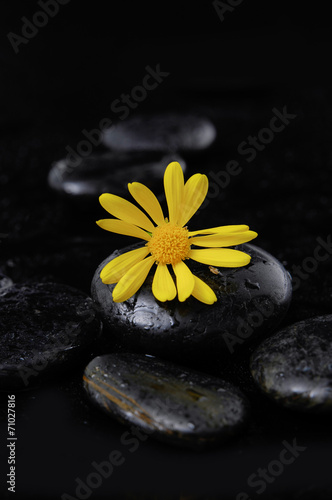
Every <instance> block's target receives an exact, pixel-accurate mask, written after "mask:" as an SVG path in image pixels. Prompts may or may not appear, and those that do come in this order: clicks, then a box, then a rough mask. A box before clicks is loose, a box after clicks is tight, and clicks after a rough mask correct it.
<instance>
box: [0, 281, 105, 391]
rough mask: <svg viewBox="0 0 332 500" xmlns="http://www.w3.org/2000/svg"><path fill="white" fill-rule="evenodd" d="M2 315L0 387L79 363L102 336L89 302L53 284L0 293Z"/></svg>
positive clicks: (30, 380)
mask: <svg viewBox="0 0 332 500" xmlns="http://www.w3.org/2000/svg"><path fill="white" fill-rule="evenodd" d="M0 310H1V316H0V339H1V342H0V345H1V347H0V387H7V386H17V387H19V386H22V387H27V386H28V385H30V383H33V382H34V381H35V380H36V379H38V378H39V377H40V376H41V375H44V374H46V373H48V372H51V371H52V372H56V371H57V372H61V371H62V370H63V368H65V367H66V368H69V367H70V366H71V365H72V364H73V363H75V362H76V361H78V362H80V361H81V356H84V355H86V350H87V348H89V346H90V345H91V344H92V342H93V341H94V340H95V339H96V338H97V337H98V336H99V334H100V331H101V323H100V320H99V319H97V317H96V312H95V309H94V306H93V302H92V300H91V298H90V297H88V296H87V295H85V294H84V293H82V292H80V291H79V290H75V289H74V288H71V287H68V286H65V285H59V284H56V283H33V284H23V285H13V286H11V287H10V288H7V289H5V290H3V291H1V292H0ZM83 359H84V358H83Z"/></svg>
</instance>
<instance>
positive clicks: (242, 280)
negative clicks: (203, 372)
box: [91, 245, 292, 361]
mask: <svg viewBox="0 0 332 500" xmlns="http://www.w3.org/2000/svg"><path fill="white" fill-rule="evenodd" d="M138 246H141V245H133V246H130V247H127V248H124V249H122V250H119V251H115V252H113V254H112V255H110V256H109V257H108V258H107V259H105V260H104V261H103V262H102V263H101V264H100V265H99V267H98V269H97V270H96V272H95V275H94V277H93V280H92V287H91V293H92V298H93V299H94V300H95V301H96V303H97V304H98V309H99V310H100V312H101V314H102V317H103V320H104V324H105V326H107V327H109V328H110V329H111V335H110V336H111V337H112V338H114V337H116V338H117V339H118V340H119V341H120V342H121V343H122V344H124V346H126V347H127V349H130V350H135V351H139V352H145V353H149V354H154V355H161V356H163V357H164V356H165V357H169V358H170V359H173V360H180V361H182V360H184V359H190V358H194V357H196V356H198V357H199V358H201V357H202V356H204V355H205V354H206V355H208V356H211V355H218V354H222V353H224V354H226V355H230V354H232V353H233V352H234V351H235V350H237V349H239V348H240V347H243V346H244V345H247V343H249V342H250V341H252V340H253V339H254V338H256V337H257V336H259V335H262V334H266V333H267V332H270V331H271V330H273V329H275V328H276V327H277V326H278V324H279V323H280V321H281V320H282V319H283V317H284V316H285V314H286V312H287V309H288V306H289V303H290V300H291V294H292V287H291V280H290V276H289V274H288V273H287V271H286V270H285V269H284V267H283V266H282V264H281V263H280V262H279V261H278V260H277V259H275V258H274V257H273V256H272V255H271V254H269V253H268V252H265V251H264V250H262V249H261V248H258V247H256V246H254V245H241V246H238V247H237V248H238V249H240V250H243V251H244V252H247V253H249V254H250V255H251V256H252V259H251V262H250V264H248V265H247V266H245V267H240V268H218V269H217V268H211V269H210V268H209V266H207V265H204V264H200V263H198V262H194V261H191V260H188V261H186V264H187V265H188V267H190V269H191V270H192V272H193V273H194V274H195V275H196V276H198V277H199V278H201V279H202V280H203V281H205V282H206V283H207V284H208V285H209V286H211V288H212V289H213V290H214V291H215V293H216V295H217V298H218V300H217V302H216V303H215V304H213V305H206V304H203V303H202V302H199V301H198V300H196V299H195V298H193V297H190V298H189V299H188V300H186V301H185V302H179V301H178V299H177V298H176V299H174V300H173V301H169V302H159V301H157V300H156V299H155V298H154V296H153V294H152V291H151V286H152V279H153V275H154V272H155V266H153V268H152V270H151V272H150V274H149V275H148V277H147V279H146V281H145V283H144V284H143V286H142V287H141V288H140V289H139V290H138V292H137V293H136V294H135V295H134V296H133V297H131V298H130V299H129V300H127V301H126V302H122V303H115V302H113V299H112V291H113V288H114V286H115V285H105V284H103V283H102V281H101V279H100V272H101V270H102V268H103V267H104V266H105V265H106V264H107V263H108V262H110V261H111V260H112V259H114V258H115V257H117V256H118V255H120V254H122V253H124V252H127V251H129V250H132V249H134V248H137V247H138Z"/></svg>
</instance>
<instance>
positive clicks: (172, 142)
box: [103, 113, 217, 153]
mask: <svg viewBox="0 0 332 500" xmlns="http://www.w3.org/2000/svg"><path fill="white" fill-rule="evenodd" d="M216 135H217V133H216V129H215V127H214V125H213V124H212V123H211V122H210V120H208V119H207V118H204V117H200V116H197V115H193V114H175V113H173V114H171V113H169V114H167V113H165V114H160V115H149V116H143V115H136V116H133V117H132V118H128V119H127V120H125V121H123V122H120V123H118V124H117V125H115V126H112V127H111V128H109V129H107V130H105V131H104V135H103V142H104V144H105V145H106V146H108V147H110V148H111V149H114V150H120V151H169V152H172V153H174V152H176V151H197V150H201V149H206V148H208V147H209V146H210V145H211V144H212V143H213V141H214V140H215V138H216Z"/></svg>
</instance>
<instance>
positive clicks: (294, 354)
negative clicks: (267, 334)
mask: <svg viewBox="0 0 332 500" xmlns="http://www.w3.org/2000/svg"><path fill="white" fill-rule="evenodd" d="M251 373H252V375H253V377H254V379H255V381H256V382H257V384H258V385H259V387H260V388H261V389H262V391H264V393H266V394H267V395H268V396H270V397H271V398H273V399H274V400H275V401H277V402H278V403H280V404H282V405H284V406H286V407H288V408H292V409H296V410H303V411H314V412H325V411H329V412H331V410H332V315H327V316H319V317H317V318H311V319H306V320H305V321H300V322H298V323H295V324H293V325H290V326H288V327H286V328H284V329H282V330H280V331H279V332H277V333H276V334H274V335H273V336H272V337H271V338H269V339H267V340H265V341H264V342H263V343H262V344H261V345H260V346H259V347H258V348H257V349H256V351H255V352H254V353H253V355H252V358H251Z"/></svg>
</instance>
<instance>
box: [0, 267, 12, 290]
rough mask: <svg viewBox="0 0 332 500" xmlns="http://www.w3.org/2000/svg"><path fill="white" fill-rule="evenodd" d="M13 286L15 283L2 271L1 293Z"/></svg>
mask: <svg viewBox="0 0 332 500" xmlns="http://www.w3.org/2000/svg"><path fill="white" fill-rule="evenodd" d="M12 285H13V281H12V280H11V279H10V278H9V277H8V276H6V275H5V274H3V273H2V272H1V271H0V291H2V290H4V289H5V288H8V287H10V286H12Z"/></svg>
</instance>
